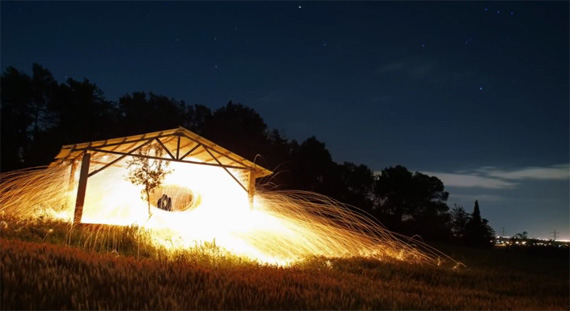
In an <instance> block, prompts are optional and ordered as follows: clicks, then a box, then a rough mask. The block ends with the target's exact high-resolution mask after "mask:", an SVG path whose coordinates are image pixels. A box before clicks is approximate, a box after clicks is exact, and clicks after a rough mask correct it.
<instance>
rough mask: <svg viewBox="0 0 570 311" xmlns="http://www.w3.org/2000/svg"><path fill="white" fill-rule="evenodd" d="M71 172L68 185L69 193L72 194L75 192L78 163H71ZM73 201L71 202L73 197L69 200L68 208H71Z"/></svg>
mask: <svg viewBox="0 0 570 311" xmlns="http://www.w3.org/2000/svg"><path fill="white" fill-rule="evenodd" d="M70 166H71V172H70V173H69V182H68V184H67V193H70V194H71V192H72V191H73V188H74V187H75V172H76V171H77V161H73V162H71V165H70ZM72 202H73V201H71V195H70V198H69V199H68V200H67V203H66V205H67V206H71V204H73V203H72Z"/></svg>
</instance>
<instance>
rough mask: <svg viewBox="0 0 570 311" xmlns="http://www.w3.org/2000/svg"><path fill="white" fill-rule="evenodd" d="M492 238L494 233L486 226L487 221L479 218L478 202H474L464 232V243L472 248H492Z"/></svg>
mask: <svg viewBox="0 0 570 311" xmlns="http://www.w3.org/2000/svg"><path fill="white" fill-rule="evenodd" d="M494 237H495V231H494V230H493V229H492V228H491V227H490V226H489V225H488V221H487V219H484V218H481V211H480V210H479V202H478V201H475V207H474V208H473V213H471V217H470V219H469V221H468V222H467V226H466V230H465V241H466V243H467V244H469V245H473V246H492V245H493V239H494Z"/></svg>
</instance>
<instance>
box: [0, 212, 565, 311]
mask: <svg viewBox="0 0 570 311" xmlns="http://www.w3.org/2000/svg"><path fill="white" fill-rule="evenodd" d="M2 221H3V223H2V224H1V225H2V235H1V238H0V271H1V272H0V273H1V283H0V294H1V301H0V307H1V308H2V309H115V310H124V309H137V310H142V309H155V310H156V309H161V310H162V309H172V310H175V309H176V310H179V309H182V310H189V309H289V310H290V309H295V310H296V309H343V310H347V309H374V310H378V309H404V310H409V309H414V310H415V309H444V310H459V309H484V310H491V309H498V310H506V309H510V310H522V309H526V310H568V309H569V308H570V305H569V291H570V288H569V263H568V254H567V253H563V254H561V253H558V254H557V255H555V256H553V255H549V256H545V255H541V254H529V253H525V252H520V251H508V250H505V249H500V250H493V249H488V250H487V249H470V248H462V247H457V246H446V245H439V246H438V247H439V248H440V249H442V250H444V251H445V252H446V253H448V254H449V255H451V256H452V257H454V258H455V259H457V260H459V261H462V262H463V263H465V264H466V268H463V269H458V270H452V269H449V268H436V267H431V266H421V265H411V264H407V263H403V262H379V261H376V260H370V259H364V258H351V259H338V258H329V259H326V258H309V259H307V260H305V261H304V262H301V263H298V264H296V265H294V266H292V267H286V268H283V267H274V266H265V265H259V264H257V263H254V262H250V261H246V260H243V259H241V258H238V257H235V256H231V255H227V254H225V253H223V252H221V251H220V250H218V249H217V248H216V247H215V246H213V245H202V246H199V247H196V248H195V249H192V250H188V251H186V252H180V253H177V254H170V253H167V252H164V251H161V250H157V249H154V248H152V247H151V246H149V245H147V244H145V243H144V242H141V241H144V239H142V238H141V236H139V233H138V232H137V230H136V229H135V228H106V229H105V230H101V228H93V227H71V226H70V225H68V224H64V223H58V222H53V221H28V222H18V223H16V222H14V221H13V220H11V219H4V220H2Z"/></svg>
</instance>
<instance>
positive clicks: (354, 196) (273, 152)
mask: <svg viewBox="0 0 570 311" xmlns="http://www.w3.org/2000/svg"><path fill="white" fill-rule="evenodd" d="M1 118H2V119H1V121H2V122H1V132H0V134H1V143H2V145H1V146H2V148H1V158H0V169H1V171H2V172H5V171H10V170H14V169H19V168H24V167H31V166H39V165H46V164H48V163H50V162H51V161H52V159H53V157H54V156H55V155H56V154H57V152H58V151H59V149H60V148H61V146H62V145H65V144H72V143H79V142H87V141H94V140H100V139H108V138H114V137H122V136H128V135H135V134H142V133H146V132H152V131H159V130H164V129H170V128H176V127H178V126H183V127H185V128H187V129H189V130H191V131H193V132H195V133H197V134H199V135H201V136H204V137H206V138H207V139H209V140H212V141H214V142H215V143H216V144H219V145H221V146H224V147H225V148H227V149H229V150H231V151H233V152H235V153H237V154H239V155H241V156H243V157H244V158H246V159H248V160H250V161H254V162H255V163H257V164H259V165H261V166H263V167H266V168H268V169H270V170H272V171H274V172H275V173H274V174H273V175H271V176H268V177H266V178H264V179H263V180H261V181H260V185H259V186H263V187H266V188H271V189H296V190H308V191H314V192H317V193H321V194H324V195H327V196H330V197H332V198H334V199H337V200H339V201H341V202H344V203H347V204H349V205H352V206H357V207H359V208H361V209H363V210H365V211H367V212H368V213H370V214H371V215H372V216H373V217H374V218H375V219H376V220H378V221H379V222H381V223H382V224H384V225H385V226H386V227H388V228H389V229H391V230H393V231H396V232H400V233H403V234H406V235H416V234H417V235H420V236H421V237H422V238H424V239H428V240H445V241H457V242H460V243H465V244H470V245H488V244H489V241H490V240H491V239H492V237H493V235H494V232H493V230H492V228H491V227H490V226H489V225H488V222H487V220H485V219H484V218H481V215H480V211H479V206H478V203H477V202H475V206H474V210H473V212H472V213H471V214H469V213H467V212H466V211H465V210H464V209H463V207H461V206H455V207H454V208H453V209H451V210H450V209H449V207H448V205H447V199H448V196H449V193H448V192H446V191H445V189H444V185H443V182H442V181H441V180H440V179H438V178H437V177H435V176H428V175H425V174H422V173H419V172H410V171H409V170H408V169H407V168H405V167H404V166H401V165H398V166H394V167H388V168H385V169H384V170H382V171H381V173H380V174H374V172H373V171H372V170H371V169H370V168H369V167H368V166H366V165H364V164H355V163H351V162H344V163H336V162H335V161H333V160H332V156H331V154H330V152H329V151H328V149H327V148H326V145H325V144H324V143H323V142H321V141H319V140H318V139H317V138H316V137H314V136H313V137H309V138H307V139H305V140H304V141H301V142H298V141H296V140H294V139H288V138H286V137H284V136H283V135H282V134H281V133H280V132H279V131H278V130H276V129H270V128H269V127H268V126H267V124H266V123H265V122H264V120H263V118H262V117H261V116H260V115H259V114H258V113H257V112H256V111H255V110H253V109H252V108H249V107H247V106H245V105H242V104H239V103H233V102H231V101H230V102H229V103H227V104H226V105H224V106H222V107H220V108H218V109H215V110H212V109H210V108H209V107H207V106H204V105H200V104H193V105H191V104H187V103H185V102H184V101H181V100H177V99H174V98H170V97H167V96H164V95H158V94H155V93H152V92H149V93H146V92H133V93H127V94H125V95H124V96H122V97H120V98H119V99H118V101H112V100H108V99H106V98H105V97H104V95H103V91H102V90H101V89H100V88H99V87H98V86H97V85H96V84H95V83H92V82H91V81H89V80H88V79H84V80H83V81H78V80H75V79H73V78H68V79H67V80H66V81H65V82H63V83H59V82H57V81H56V80H55V78H54V77H53V75H52V74H51V72H50V71H49V70H47V69H46V68H44V67H42V66H41V65H39V64H33V65H32V73H31V75H29V74H27V73H25V72H23V71H20V70H18V69H16V68H14V67H8V68H7V69H6V70H5V71H4V72H3V73H2V77H1Z"/></svg>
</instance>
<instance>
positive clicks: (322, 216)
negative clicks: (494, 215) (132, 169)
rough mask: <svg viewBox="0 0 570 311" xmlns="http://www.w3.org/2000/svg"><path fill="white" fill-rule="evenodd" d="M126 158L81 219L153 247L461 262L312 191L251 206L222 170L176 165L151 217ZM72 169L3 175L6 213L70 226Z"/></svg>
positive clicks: (104, 177) (263, 195)
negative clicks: (163, 205) (146, 238)
mask: <svg viewBox="0 0 570 311" xmlns="http://www.w3.org/2000/svg"><path fill="white" fill-rule="evenodd" d="M125 161H126V160H122V161H120V162H118V163H116V164H115V165H113V166H111V167H109V168H107V169H105V170H103V171H101V172H100V173H98V174H96V175H94V176H92V177H90V178H89V179H88V183H87V194H86V198H85V205H84V206H85V207H84V210H83V218H82V222H83V223H93V224H109V225H121V226H128V225H137V226H139V227H141V228H144V229H146V230H148V231H149V232H150V237H151V239H152V241H151V242H152V243H154V244H155V245H160V246H163V247H165V248H167V249H170V250H177V249H184V248H190V247H193V246H195V245H197V243H198V244H199V243H204V242H212V241H215V244H216V245H217V246H219V247H221V248H223V249H225V250H227V251H229V252H231V253H232V254H235V255H238V256H242V257H246V258H249V259H253V260H257V261H259V262H262V263H271V264H279V265H287V264H291V263H294V262H297V261H300V260H303V258H306V257H309V256H325V257H354V256H361V257H372V258H376V259H379V260H400V261H406V262H411V263H419V264H429V265H440V264H442V263H444V262H445V263H447V264H450V265H452V266H453V265H455V266H457V265H458V263H457V262H455V261H454V260H453V259H452V258H450V257H448V256H446V255H445V254H443V253H441V252H439V251H437V250H436V249H434V248H431V247H429V246H428V245H426V244H424V243H421V242H419V241H413V243H410V242H409V241H406V240H405V238H403V237H401V236H397V235H396V234H394V233H391V232H390V231H388V230H387V229H385V228H384V227H382V226H381V225H379V224H378V223H375V222H374V221H373V220H372V219H371V217H370V216H367V215H366V214H365V213H364V212H362V211H360V210H358V209H354V208H348V207H347V206H345V205H343V204H342V203H340V202H338V201H335V200H333V199H330V198H328V197H326V196H323V195H319V194H316V193H311V192H304V191H283V192H263V191H260V192H258V193H257V194H256V196H255V201H254V206H253V208H250V205H249V202H248V197H247V193H246V192H245V191H244V190H243V189H242V188H241V187H240V186H239V185H238V184H237V183H236V182H235V181H234V180H232V179H231V178H229V177H228V174H227V172H225V171H224V170H223V169H222V168H220V167H213V166H202V165H188V164H184V163H170V169H171V170H172V173H170V174H169V175H167V176H166V178H165V179H164V183H163V186H162V187H161V188H160V189H158V190H157V191H156V192H155V193H154V194H153V195H151V203H153V204H154V205H153V206H152V207H151V209H152V217H150V218H149V215H148V211H147V202H146V201H145V200H143V199H141V195H140V192H141V189H140V187H138V186H135V185H133V184H132V183H130V182H129V181H127V178H126V176H127V175H128V171H127V165H126V162H125ZM95 169H97V167H96V165H95V167H93V170H95ZM70 171H71V170H70V165H65V166H56V167H49V168H35V169H24V170H18V171H12V172H8V173H6V174H3V175H2V176H1V177H2V181H1V183H0V210H1V211H3V212H4V213H9V214H10V215H13V216H16V217H19V218H38V217H48V218H51V219H59V220H62V221H66V222H72V221H73V213H74V206H75V204H74V203H75V196H76V192H77V182H75V183H73V182H72V183H70ZM77 171H79V170H77ZM232 173H234V174H235V176H241V175H239V171H235V172H232ZM78 174H79V173H77V176H75V178H74V180H75V181H77V179H78ZM161 194H167V195H168V196H170V197H171V198H172V199H173V211H165V210H162V209H159V208H157V207H156V202H157V200H158V198H160V196H161Z"/></svg>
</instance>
